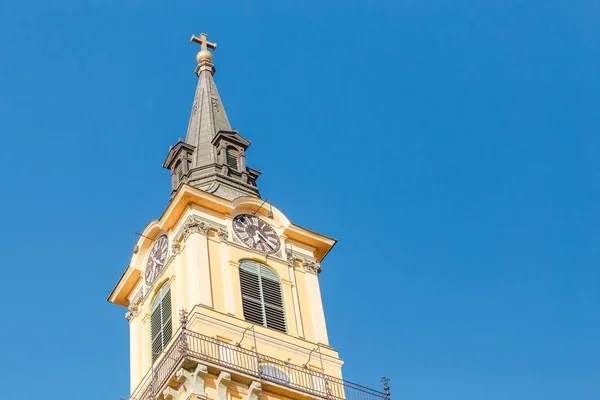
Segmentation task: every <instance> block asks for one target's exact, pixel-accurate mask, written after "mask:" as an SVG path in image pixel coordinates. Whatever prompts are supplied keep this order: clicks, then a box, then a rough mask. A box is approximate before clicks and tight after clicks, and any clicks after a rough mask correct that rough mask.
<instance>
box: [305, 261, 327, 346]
mask: <svg viewBox="0 0 600 400" xmlns="http://www.w3.org/2000/svg"><path fill="white" fill-rule="evenodd" d="M302 265H303V266H304V268H305V270H306V273H305V274H304V276H305V278H306V287H307V289H308V300H309V302H310V307H311V310H312V318H313V326H314V329H315V339H316V341H317V343H319V344H324V345H327V346H329V338H328V336H327V326H326V324H325V312H324V311H323V300H322V299H321V288H320V287H319V277H318V273H319V272H321V266H320V265H319V263H317V262H315V261H312V260H308V259H304V260H303V262H302Z"/></svg>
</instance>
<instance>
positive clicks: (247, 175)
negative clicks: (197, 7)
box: [163, 33, 260, 200]
mask: <svg viewBox="0 0 600 400" xmlns="http://www.w3.org/2000/svg"><path fill="white" fill-rule="evenodd" d="M190 41H191V42H192V43H198V44H200V51H199V52H198V54H197V55H196V60H197V61H198V66H197V67H196V75H197V76H198V85H197V87H196V94H195V96H194V102H193V105H192V112H191V115H190V121H189V125H188V130H187V134H186V137H185V142H179V143H177V145H175V146H173V147H172V148H171V149H170V150H169V155H168V157H167V160H166V161H165V163H164V164H163V167H165V168H169V169H170V170H171V175H172V183H173V190H172V192H171V193H172V194H174V193H175V192H176V191H177V189H178V188H179V186H180V185H181V184H182V183H187V184H189V185H192V186H194V187H197V188H199V189H202V190H205V191H207V192H210V193H214V194H216V195H217V196H220V197H224V198H227V199H229V200H233V199H235V198H237V197H240V196H256V197H260V195H259V192H258V188H257V187H256V179H257V178H258V176H259V175H260V171H256V170H253V169H252V168H248V167H246V163H245V151H246V149H247V148H248V146H249V145H250V142H249V141H247V140H246V139H244V138H243V137H242V136H241V135H240V134H239V133H238V132H237V131H233V130H232V129H231V124H230V123H229V119H228V118H227V113H226V112H225V107H224V106H223V103H222V101H221V97H220V96H219V92H218V90H217V86H216V85H215V82H214V80H213V75H214V74H215V66H214V65H213V64H212V54H211V52H210V51H208V49H209V48H210V49H212V50H215V49H216V48H217V44H216V43H212V42H209V41H208V40H207V38H206V34H205V33H202V34H200V36H195V35H194V36H192V38H191V40H190Z"/></svg>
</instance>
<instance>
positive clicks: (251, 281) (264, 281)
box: [240, 260, 286, 332]
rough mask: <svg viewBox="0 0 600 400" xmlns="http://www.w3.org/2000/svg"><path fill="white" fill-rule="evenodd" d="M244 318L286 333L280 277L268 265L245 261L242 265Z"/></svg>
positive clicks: (241, 279) (241, 280)
mask: <svg viewBox="0 0 600 400" xmlns="http://www.w3.org/2000/svg"><path fill="white" fill-rule="evenodd" d="M240 284H241V288H242V306H243V308H244V318H245V319H246V320H248V321H251V322H254V323H256V324H260V325H262V326H266V327H267V328H271V329H277V330H278V331H281V332H286V324H285V312H284V309H283V293H282V291H281V283H280V281H279V276H278V275H277V274H276V273H275V271H273V270H272V269H270V268H269V267H267V266H266V265H263V264H260V263H257V262H255V261H249V260H244V261H242V262H241V265H240Z"/></svg>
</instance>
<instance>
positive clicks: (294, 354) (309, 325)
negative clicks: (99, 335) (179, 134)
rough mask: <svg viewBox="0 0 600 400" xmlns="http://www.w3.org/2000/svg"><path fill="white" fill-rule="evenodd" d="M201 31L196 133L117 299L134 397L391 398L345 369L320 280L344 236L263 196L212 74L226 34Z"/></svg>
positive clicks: (173, 159)
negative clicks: (311, 225)
mask: <svg viewBox="0 0 600 400" xmlns="http://www.w3.org/2000/svg"><path fill="white" fill-rule="evenodd" d="M192 42H194V43H198V44H200V45H201V51H200V52H199V53H198V56H197V61H198V66H197V67H196V71H195V72H196V75H197V76H198V86H197V89H196V95H195V98H194V103H193V107H192V113H191V117H190V123H189V127H188V132H187V135H186V140H185V141H182V140H180V141H179V142H178V143H177V144H176V145H175V146H171V148H170V149H169V154H168V156H167V159H166V161H165V162H164V164H163V167H164V168H167V169H169V170H170V171H171V178H172V191H171V194H172V198H171V201H170V203H169V205H168V207H167V209H166V210H165V211H164V213H163V214H162V216H161V217H160V219H159V220H156V221H152V222H150V223H149V224H148V226H146V228H145V229H144V230H143V231H142V233H141V235H140V237H139V240H138V242H137V244H136V246H135V249H134V252H133V255H132V257H131V260H130V262H129V265H128V266H127V268H126V270H125V272H124V273H123V275H122V276H121V279H120V280H119V282H118V283H117V285H116V286H115V288H114V289H113V291H112V293H111V294H110V296H109V298H108V300H109V301H110V302H112V303H114V304H117V305H120V306H124V307H127V312H126V318H127V321H128V322H129V324H130V386H131V395H130V397H129V399H130V400H180V399H181V400H184V399H185V400H193V399H196V398H202V399H215V400H236V399H240V400H241V399H244V400H258V399H259V398H260V399H280V400H283V399H297V400H302V399H328V400H329V399H331V400H346V399H350V398H352V399H354V398H357V397H360V399H361V400H389V392H387V393H382V392H378V391H375V390H372V389H368V388H365V387H362V386H360V385H356V384H352V383H350V382H347V381H345V380H343V379H342V364H343V362H342V360H340V358H339V355H338V352H337V351H336V350H334V349H333V348H332V347H331V346H330V345H329V338H328V334H327V326H326V322H325V313H324V310H323V304H322V300H321V289H320V286H319V279H318V274H319V273H320V271H321V266H320V263H321V261H322V260H323V259H324V257H325V256H326V255H327V253H328V252H329V251H330V250H331V248H332V247H333V246H334V245H335V242H336V241H335V240H334V239H332V238H329V237H327V236H324V235H321V234H318V233H316V232H313V231H310V230H308V229H305V228H303V227H301V226H298V225H295V224H294V223H292V222H291V221H290V220H289V219H288V218H287V217H286V216H285V215H284V214H283V213H282V212H281V211H279V210H278V209H277V208H275V207H274V206H272V205H271V204H269V203H266V201H263V200H262V199H260V194H259V191H258V187H257V185H256V179H257V178H258V177H259V175H260V174H261V171H258V170H255V169H252V168H250V167H248V166H247V165H246V160H245V150H246V149H247V147H248V146H249V145H250V141H248V140H246V139H245V138H243V137H242V136H241V135H240V134H239V132H237V131H236V130H232V128H231V125H230V123H229V120H228V119H227V115H226V113H225V109H224V107H223V104H222V102H221V100H220V97H219V94H218V92H217V90H216V86H215V84H214V81H213V75H214V73H215V68H214V65H212V63H211V61H212V54H211V53H210V52H209V51H208V48H210V49H213V50H214V49H215V48H216V44H215V43H211V42H208V41H207V37H206V35H205V34H201V35H200V36H199V37H196V36H192ZM243 215H246V216H245V217H243ZM245 218H248V219H246V220H245V221H246V223H247V224H245V223H244V222H243V221H244V219H245ZM249 220H250V221H252V223H250V222H248V221H249ZM236 221H237V222H236ZM240 221H241V222H240ZM259 225H260V226H259ZM236 229H237V230H236ZM240 229H241V230H240ZM248 229H252V231H250V230H248ZM249 232H251V234H252V235H253V236H252V239H251V238H250V236H249V234H250V233H249ZM267 246H271V247H270V248H269V247H267ZM263 274H264V275H263ZM245 307H246V308H245ZM258 321H262V323H259V322H258Z"/></svg>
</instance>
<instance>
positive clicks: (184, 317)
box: [179, 308, 188, 328]
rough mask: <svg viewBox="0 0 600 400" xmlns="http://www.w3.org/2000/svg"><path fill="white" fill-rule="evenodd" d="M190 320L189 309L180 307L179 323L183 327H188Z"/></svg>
mask: <svg viewBox="0 0 600 400" xmlns="http://www.w3.org/2000/svg"><path fill="white" fill-rule="evenodd" d="M187 322H188V311H187V310H186V309H185V308H180V309H179V325H181V326H182V327H183V328H185V327H186V325H187Z"/></svg>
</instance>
